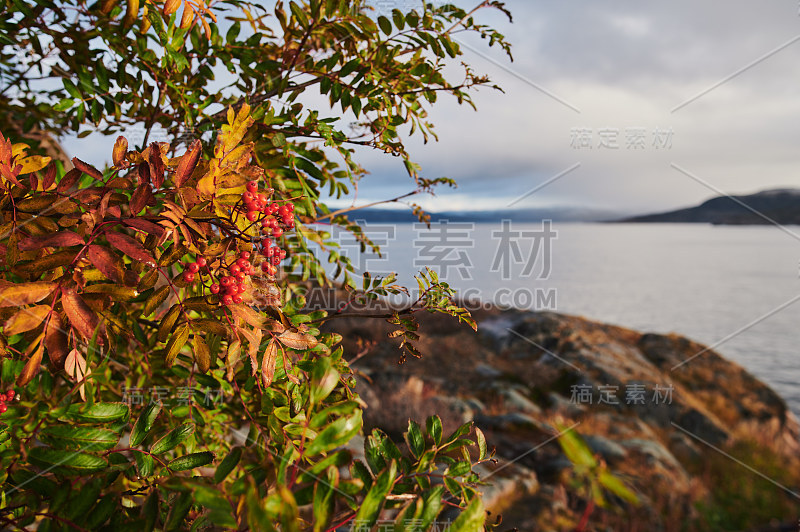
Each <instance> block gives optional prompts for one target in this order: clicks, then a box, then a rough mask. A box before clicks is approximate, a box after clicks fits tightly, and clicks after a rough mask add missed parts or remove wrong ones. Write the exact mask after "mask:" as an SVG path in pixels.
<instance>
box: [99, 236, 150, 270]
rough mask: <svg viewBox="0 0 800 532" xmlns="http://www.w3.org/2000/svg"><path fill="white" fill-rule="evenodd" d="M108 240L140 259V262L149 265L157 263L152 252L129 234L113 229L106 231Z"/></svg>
mask: <svg viewBox="0 0 800 532" xmlns="http://www.w3.org/2000/svg"><path fill="white" fill-rule="evenodd" d="M106 240H108V242H109V244H111V245H112V246H114V247H115V248H117V249H118V250H120V251H121V252H123V253H124V254H126V255H127V256H129V257H130V258H132V259H134V260H138V261H139V262H143V263H145V264H147V265H148V266H155V265H156V261H155V259H153V256H152V255H151V254H150V252H149V251H147V250H146V249H145V248H144V246H142V245H141V244H140V243H139V242H137V241H136V240H134V239H133V238H131V237H129V236H128V235H123V234H121V233H115V232H113V231H106Z"/></svg>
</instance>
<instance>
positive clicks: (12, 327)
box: [3, 305, 51, 336]
mask: <svg viewBox="0 0 800 532" xmlns="http://www.w3.org/2000/svg"><path fill="white" fill-rule="evenodd" d="M50 310H51V309H50V307H48V306H47V305H36V306H35V307H31V308H24V309H20V311H19V312H17V313H16V314H14V315H13V316H11V317H10V318H8V321H6V324H5V327H4V329H3V331H4V333H5V335H6V336H12V335H14V334H20V333H24V332H27V331H30V330H32V329H36V328H37V327H39V326H41V325H43V324H44V322H45V320H46V319H47V315H48V314H49V313H50Z"/></svg>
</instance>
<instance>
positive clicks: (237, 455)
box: [214, 446, 242, 484]
mask: <svg viewBox="0 0 800 532" xmlns="http://www.w3.org/2000/svg"><path fill="white" fill-rule="evenodd" d="M241 458H242V448H241V447H238V446H237V447H234V448H233V449H231V452H229V453H228V456H226V457H225V458H224V459H223V460H222V462H220V464H219V465H218V466H217V470H216V471H215V472H214V484H219V483H220V482H222V481H223V480H225V478H227V476H228V475H230V473H231V471H233V468H235V467H236V466H237V464H238V463H239V460H240V459H241Z"/></svg>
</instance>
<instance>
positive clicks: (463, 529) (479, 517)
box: [448, 495, 486, 532]
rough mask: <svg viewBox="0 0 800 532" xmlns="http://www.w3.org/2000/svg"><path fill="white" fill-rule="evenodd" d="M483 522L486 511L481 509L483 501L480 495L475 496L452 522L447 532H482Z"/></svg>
mask: <svg viewBox="0 0 800 532" xmlns="http://www.w3.org/2000/svg"><path fill="white" fill-rule="evenodd" d="M485 522H486V510H485V509H484V507H483V499H482V498H481V497H480V495H476V496H475V497H473V498H472V500H471V501H470V503H469V505H468V506H467V508H466V509H465V510H464V511H463V512H461V514H459V516H458V517H457V518H456V520H455V521H453V524H452V525H450V528H448V531H449V532H483V524H484V523H485Z"/></svg>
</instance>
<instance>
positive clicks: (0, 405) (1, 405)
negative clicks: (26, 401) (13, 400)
mask: <svg viewBox="0 0 800 532" xmlns="http://www.w3.org/2000/svg"><path fill="white" fill-rule="evenodd" d="M6 410H8V406H6V404H5V403H0V414H4V413H5V412H6Z"/></svg>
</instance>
